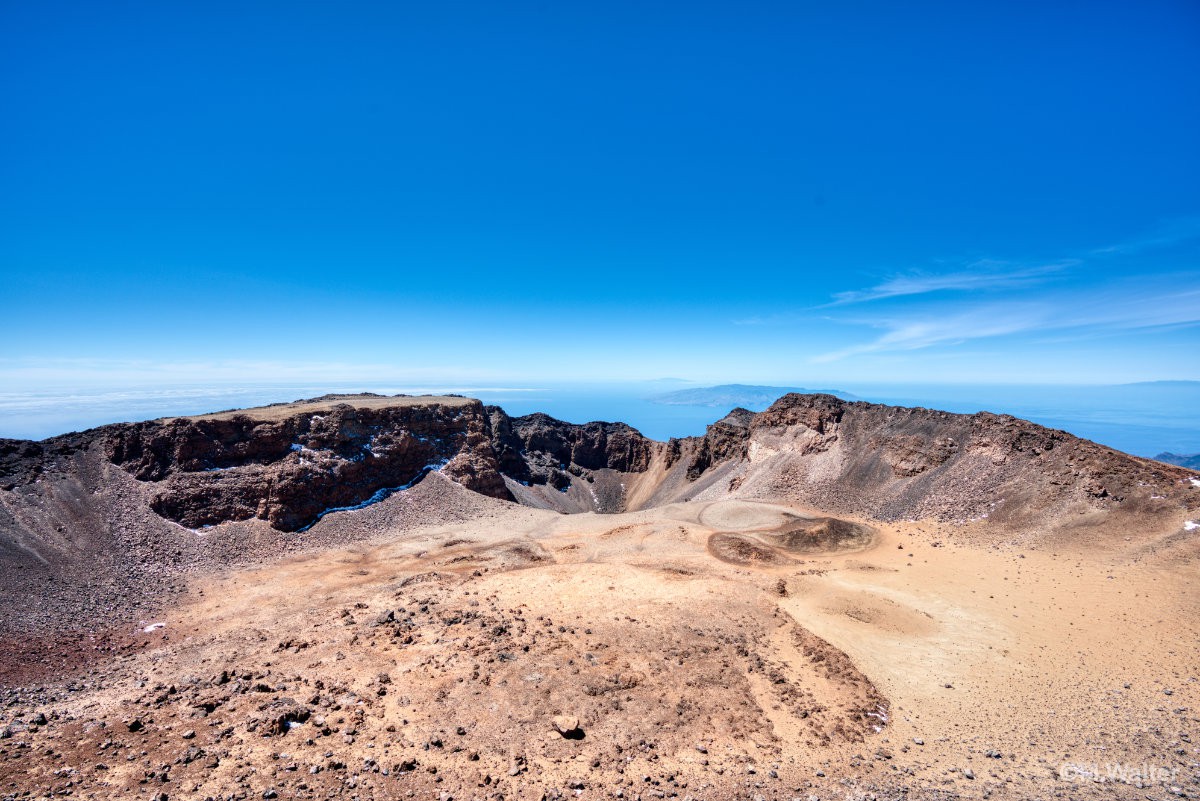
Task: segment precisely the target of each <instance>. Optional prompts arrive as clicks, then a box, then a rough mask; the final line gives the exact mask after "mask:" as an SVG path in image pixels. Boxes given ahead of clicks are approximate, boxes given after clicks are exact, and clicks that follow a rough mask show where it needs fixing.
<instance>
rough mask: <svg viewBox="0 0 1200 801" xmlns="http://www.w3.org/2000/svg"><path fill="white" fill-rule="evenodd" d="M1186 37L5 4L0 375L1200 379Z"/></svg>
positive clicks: (992, 27)
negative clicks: (4, 122)
mask: <svg viewBox="0 0 1200 801" xmlns="http://www.w3.org/2000/svg"><path fill="white" fill-rule="evenodd" d="M1198 43H1200V7H1197V6H1196V5H1195V4H1194V3H1187V2H1169V1H1167V0H1157V1H1154V2H1147V3H1142V4H1138V5H1137V7H1133V6H1132V5H1129V4H1116V3H1097V4H1092V5H1089V6H1088V7H1087V8H1083V7H1074V6H1069V5H1067V4H1037V5H1029V6H1024V5H1018V6H1014V5H1012V4H1003V3H979V4H969V5H968V4H950V3H916V4H908V5H905V6H903V7H897V6H895V5H893V4H885V3H869V2H867V3H862V4H856V5H854V6H852V7H851V6H846V7H838V8H829V7H827V6H825V5H818V4H805V3H798V4H778V3H750V4H740V5H739V6H736V7H735V6H733V5H721V4H705V5H702V6H691V5H689V6H686V7H684V6H682V5H680V6H673V5H671V4H650V5H647V4H641V3H639V4H634V3H621V2H617V3H611V4H605V6H604V7H603V8H600V7H597V8H586V7H583V6H574V5H572V6H565V5H564V6H557V7H550V8H547V7H545V6H543V5H538V4H524V3H520V2H518V3H514V4H511V5H506V6H505V7H504V8H498V7H496V6H494V5H493V4H488V3H483V2H461V3H452V4H447V5H445V6H436V7H425V6H416V5H404V4H381V3H372V2H347V3H345V4H339V5H338V6H336V7H335V6H326V5H320V4H317V5H301V6H296V5H295V4H285V3H275V2H250V3H244V4H227V3H220V2H218V3H215V4H211V5H206V6H203V7H200V6H194V7H193V6H185V5H180V6H175V5H163V4H153V3H139V2H134V3H130V4H123V5H110V4H84V3H76V2H57V1H56V0H47V2H45V3H38V4H5V5H4V6H3V7H0V91H2V92H3V96H4V98H5V103H4V108H5V111H4V112H3V113H4V115H5V117H6V120H7V121H8V122H9V124H7V125H5V126H3V127H2V128H0V279H2V281H3V287H4V290H3V291H4V296H5V297H4V300H5V303H4V314H2V315H0V342H3V343H4V345H3V347H2V348H0V390H8V391H37V390H39V389H41V388H43V387H47V386H68V385H75V386H79V387H81V388H87V387H89V386H99V385H120V384H122V383H126V384H152V383H156V382H158V383H179V382H189V383H197V382H199V383H203V382H210V383H213V382H215V383H220V382H226V383H237V382H253V381H267V380H272V381H296V380H298V381H305V382H319V381H326V382H346V381H397V382H405V383H418V384H426V385H428V384H437V383H445V384H459V385H463V384H467V385H479V384H494V385H503V384H508V383H514V384H521V385H525V386H530V385H539V384H541V383H544V382H546V381H550V380H557V381H590V380H606V379H612V380H626V379H628V380H644V379H653V378H656V377H659V376H664V375H672V376H675V375H679V376H683V377H684V378H687V379H689V380H693V381H697V382H700V383H713V384H717V383H730V382H743V383H759V384H795V383H800V384H804V385H812V384H813V383H820V384H822V385H830V386H836V385H839V384H846V383H851V382H862V381H904V382H913V381H919V382H926V383H939V382H960V383H961V382H972V381H974V382H985V383H1061V382H1067V383H1087V384H1091V383H1103V384H1109V383H1122V382H1129V381H1140V380H1157V379H1192V380H1195V379H1200V358H1198V357H1197V355H1196V354H1197V352H1200V190H1197V187H1200V148H1197V147H1196V146H1195V143H1196V142H1197V141H1200V82H1197V81H1195V80H1194V76H1195V75H1198V74H1200V46H1198ZM217 54H219V57H217Z"/></svg>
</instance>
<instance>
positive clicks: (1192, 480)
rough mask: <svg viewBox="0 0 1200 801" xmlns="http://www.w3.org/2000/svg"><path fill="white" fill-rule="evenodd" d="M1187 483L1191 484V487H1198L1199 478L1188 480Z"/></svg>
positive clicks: (1199, 485) (1199, 483)
mask: <svg viewBox="0 0 1200 801" xmlns="http://www.w3.org/2000/svg"><path fill="white" fill-rule="evenodd" d="M1188 481H1190V482H1192V486H1193V487H1200V478H1189V479H1188Z"/></svg>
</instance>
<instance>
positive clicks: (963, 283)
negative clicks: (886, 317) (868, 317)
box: [827, 259, 1080, 306]
mask: <svg viewBox="0 0 1200 801" xmlns="http://www.w3.org/2000/svg"><path fill="white" fill-rule="evenodd" d="M1079 263H1080V261H1079V260H1078V259H1064V260H1062V261H1058V262H1054V263H1051V264H1041V265H1037V266H1033V267H1016V266H1013V265H1012V264H1009V263H1008V262H1002V261H991V260H986V259H985V260H980V261H975V262H972V263H971V264H968V265H966V268H965V269H963V270H960V271H958V272H952V273H922V272H913V273H908V274H905V275H898V276H895V277H893V278H890V279H888V280H887V281H884V282H883V283H880V284H877V285H876V286H873V287H871V288H869V289H862V290H855V291H852V292H839V293H837V294H836V295H834V300H833V302H831V303H829V304H827V306H845V305H848V304H851V303H867V302H869V301H873V300H885V299H887V298H898V297H907V296H912V295H926V294H929V293H932V292H943V291H959V292H978V291H983V290H992V289H1015V288H1020V287H1025V286H1032V285H1034V284H1038V283H1041V282H1043V281H1045V280H1047V279H1048V278H1049V277H1050V276H1052V275H1053V274H1054V273H1057V272H1061V271H1062V270H1066V269H1068V268H1070V267H1074V266H1076V265H1078V264H1079Z"/></svg>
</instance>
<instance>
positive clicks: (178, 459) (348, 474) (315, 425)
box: [0, 399, 658, 531]
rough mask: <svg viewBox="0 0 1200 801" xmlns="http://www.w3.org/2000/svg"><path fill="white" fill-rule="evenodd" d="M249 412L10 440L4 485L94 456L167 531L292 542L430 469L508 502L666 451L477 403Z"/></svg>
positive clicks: (1, 472)
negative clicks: (129, 479) (517, 488)
mask: <svg viewBox="0 0 1200 801" xmlns="http://www.w3.org/2000/svg"><path fill="white" fill-rule="evenodd" d="M334 400H336V399H334ZM381 400H383V399H381ZM254 411H255V410H249V412H247V413H244V414H238V413H230V414H222V415H219V416H206V417H196V418H176V419H172V420H166V421H150V422H145V423H130V424H121V425H113V426H105V427H102V428H98V429H95V430H93V431H90V432H84V433H82V434H73V435H68V436H67V437H60V438H55V439H52V440H47V441H45V442H41V443H36V442H22V441H15V440H4V441H2V442H0V481H3V482H4V483H5V484H7V485H13V486H15V485H18V484H29V483H31V482H32V481H34V480H35V479H36V478H37V476H38V475H40V474H41V473H42V471H43V470H48V469H53V465H54V462H55V460H56V459H58V458H60V457H62V456H63V455H66V454H70V453H73V452H75V451H77V450H81V449H82V450H87V449H91V448H99V449H100V451H101V452H102V453H104V455H105V456H106V457H107V459H108V461H110V462H111V463H112V464H115V465H118V466H119V467H121V468H122V469H123V470H125V471H127V472H128V473H130V474H132V475H133V476H135V477H136V478H137V479H139V480H140V481H144V482H149V483H152V484H154V485H155V486H156V492H155V494H154V497H153V500H152V502H151V508H152V509H153V510H154V511H155V512H157V513H158V514H159V515H161V516H163V517H165V518H167V519H168V520H173V521H175V522H177V523H179V524H180V525H183V526H186V527H188V528H200V527H203V526H208V525H215V524H218V523H223V522H227V521H231V520H246V519H250V518H259V519H262V520H267V521H269V522H270V524H271V525H272V526H273V527H274V528H276V529H279V530H281V531H296V530H300V529H303V528H305V527H307V526H309V525H311V524H312V523H314V522H315V521H316V520H318V519H319V518H320V517H321V516H322V515H323V514H324V513H326V512H328V511H330V510H336V509H346V508H353V507H355V506H359V505H362V504H364V503H369V502H371V501H373V500H380V499H381V498H383V497H386V496H387V495H388V494H390V493H391V492H394V491H396V490H398V489H402V488H405V487H408V486H411V485H412V484H414V483H415V482H417V481H419V480H420V479H421V478H423V477H424V475H425V474H426V473H427V472H429V471H430V470H440V471H441V473H442V474H443V475H445V476H446V477H448V478H450V479H452V480H454V481H456V482H458V483H459V484H462V485H463V486H465V487H466V488H468V489H471V490H474V491H476V492H479V493H482V494H484V495H488V496H491V497H494V498H502V499H506V500H511V496H510V494H509V491H508V489H507V487H506V486H505V483H504V479H505V476H508V477H511V478H513V479H515V480H517V481H521V482H525V483H532V484H545V483H552V484H554V485H555V486H560V485H561V486H565V485H566V484H569V483H571V481H572V479H573V478H574V477H586V476H588V475H590V473H591V472H592V471H594V470H600V469H605V468H608V469H612V470H619V471H623V472H640V471H643V470H645V469H646V466H647V464H648V463H649V460H650V458H651V454H652V453H653V450H654V448H655V447H657V446H658V443H655V442H653V441H651V440H648V439H646V438H645V437H643V436H642V435H641V434H640V433H638V432H637V431H636V430H634V429H633V428H630V427H629V426H627V425H624V424H622V423H588V424H586V425H573V424H570V423H564V422H562V421H559V420H555V419H554V418H552V417H548V416H547V415H544V414H535V415H530V416H528V417H521V418H516V419H512V418H510V417H509V416H508V415H507V414H505V413H504V411H503V410H501V409H499V408H497V407H485V406H484V405H483V404H482V403H480V402H479V401H476V400H470V401H467V400H463V399H459V400H456V401H455V402H453V403H439V402H437V401H436V400H431V401H430V402H429V403H417V404H414V403H399V402H398V403H397V404H396V405H395V406H388V405H386V403H385V404H383V405H380V404H378V403H376V404H371V405H355V404H350V403H340V404H333V405H331V406H330V407H329V408H322V409H320V410H307V411H306V410H303V409H299V410H297V411H296V413H294V414H291V415H286V414H274V415H269V416H266V417H268V418H269V419H264V415H261V414H254Z"/></svg>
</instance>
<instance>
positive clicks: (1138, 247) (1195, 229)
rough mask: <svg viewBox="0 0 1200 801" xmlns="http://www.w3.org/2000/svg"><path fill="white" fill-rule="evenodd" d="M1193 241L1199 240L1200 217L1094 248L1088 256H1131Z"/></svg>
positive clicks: (1170, 223)
mask: <svg viewBox="0 0 1200 801" xmlns="http://www.w3.org/2000/svg"><path fill="white" fill-rule="evenodd" d="M1193 239H1200V217H1183V218H1180V219H1176V220H1170V221H1167V222H1164V223H1162V224H1160V225H1159V226H1158V227H1157V228H1156V229H1154V230H1153V231H1151V232H1150V233H1148V234H1146V235H1145V236H1141V237H1137V238H1135V239H1128V240H1126V241H1124V242H1117V243H1115V244H1112V245H1107V246H1105V247H1102V248H1096V249H1095V250H1093V251H1091V253H1090V254H1089V255H1092V256H1112V255H1133V254H1135V253H1141V252H1143V251H1147V250H1154V249H1156V248H1168V247H1172V246H1174V245H1179V244H1182V243H1183V242H1188V241H1190V240H1193Z"/></svg>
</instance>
